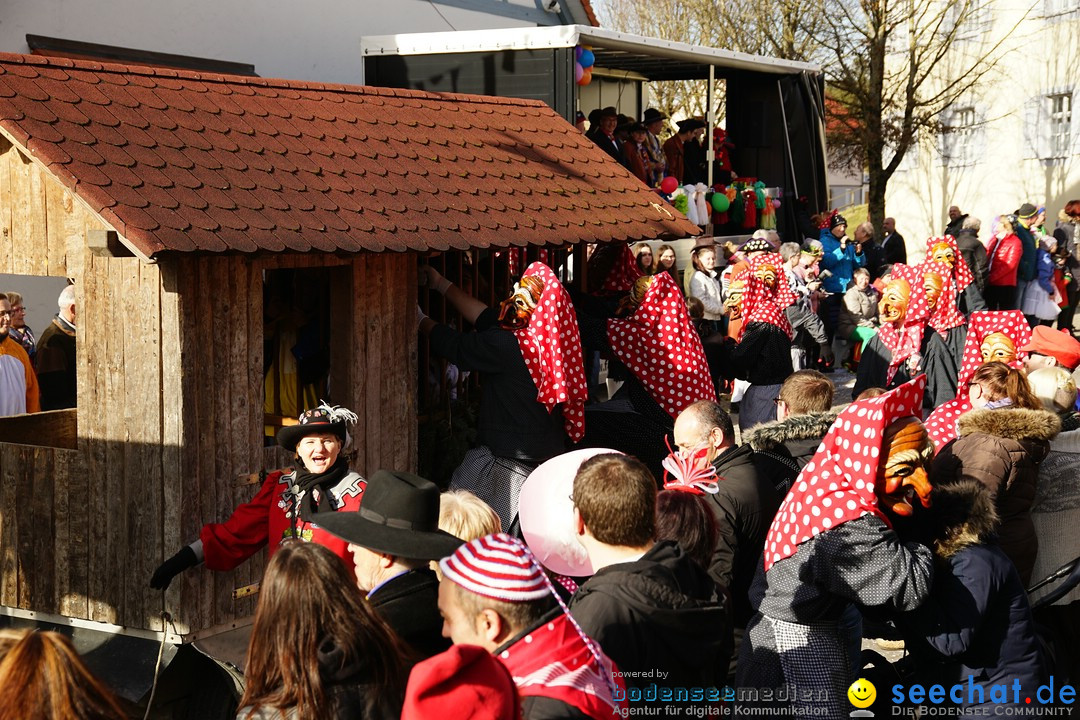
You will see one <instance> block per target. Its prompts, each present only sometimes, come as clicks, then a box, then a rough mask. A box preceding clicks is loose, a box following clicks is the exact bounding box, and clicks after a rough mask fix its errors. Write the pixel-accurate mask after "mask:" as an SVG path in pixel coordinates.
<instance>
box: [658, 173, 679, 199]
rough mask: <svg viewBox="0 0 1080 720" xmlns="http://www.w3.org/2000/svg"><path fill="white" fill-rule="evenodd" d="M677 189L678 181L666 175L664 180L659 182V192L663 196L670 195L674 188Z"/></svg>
mask: <svg viewBox="0 0 1080 720" xmlns="http://www.w3.org/2000/svg"><path fill="white" fill-rule="evenodd" d="M677 187H679V181H678V180H676V179H675V178H673V177H671V176H670V175H668V176H667V177H666V178H664V179H663V180H661V181H660V190H661V191H663V193H664V194H665V195H670V194H671V193H673V192H675V188H677Z"/></svg>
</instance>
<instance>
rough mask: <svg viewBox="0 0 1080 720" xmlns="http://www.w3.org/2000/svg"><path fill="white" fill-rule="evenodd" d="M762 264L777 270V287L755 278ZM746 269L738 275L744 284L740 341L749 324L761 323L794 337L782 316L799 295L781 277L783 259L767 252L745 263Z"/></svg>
mask: <svg viewBox="0 0 1080 720" xmlns="http://www.w3.org/2000/svg"><path fill="white" fill-rule="evenodd" d="M762 265H772V266H774V267H775V268H776V273H777V277H776V287H774V288H770V287H769V286H768V285H766V284H765V283H763V282H762V281H761V280H759V279H758V277H757V271H758V270H759V269H760V268H761V266H762ZM747 266H748V267H747V269H746V270H745V271H744V272H740V273H739V277H741V278H742V279H743V280H745V282H746V286H745V287H746V289H745V290H744V291H743V301H742V327H741V328H740V329H739V338H738V339H740V340H741V339H742V334H743V333H744V332H745V331H746V327H747V326H748V325H749V324H750V323H755V322H764V323H769V324H770V325H775V326H776V327H778V328H780V329H781V330H783V331H784V333H785V334H786V335H787V336H788V339H789V340H790V339H791V338H793V337H795V332H794V330H792V328H791V323H789V322H788V319H787V316H786V315H784V308H786V307H788V306H789V305H793V304H794V303H795V302H797V301H798V299H799V298H798V296H797V295H796V294H795V291H794V290H792V289H791V286H790V285H788V283H787V277H786V276H785V275H784V259H783V258H782V257H781V256H780V254H779V253H766V254H764V255H755V256H754V257H752V258H750V260H749V261H748V263H747Z"/></svg>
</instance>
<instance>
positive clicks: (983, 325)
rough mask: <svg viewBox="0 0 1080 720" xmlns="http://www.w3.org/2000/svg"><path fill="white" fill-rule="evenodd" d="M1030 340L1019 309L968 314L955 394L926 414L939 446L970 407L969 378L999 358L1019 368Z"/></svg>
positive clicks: (928, 428) (951, 437)
mask: <svg viewBox="0 0 1080 720" xmlns="http://www.w3.org/2000/svg"><path fill="white" fill-rule="evenodd" d="M1030 340H1031V326H1030V325H1028V323H1027V320H1026V319H1025V318H1024V313H1022V312H1020V311H1019V310H978V311H976V312H973V313H971V317H970V318H968V332H967V342H965V343H964V354H963V359H962V360H961V361H960V371H959V372H958V373H957V376H956V387H957V388H958V391H957V394H956V397H955V398H953V399H952V400H950V401H949V402H947V403H942V404H941V405H939V406H938V407H936V408H934V411H933V412H932V413H930V416H929V417H928V418H926V431H927V432H928V433H930V439H931V440H933V441H934V447H936V448H938V449H940V448H943V447H945V445H946V444H947V443H948V442H949V441H950V440H954V439H956V421H957V420H958V419H959V418H960V416H961V415H963V414H964V413H966V412H967V411H969V410H971V399H970V398H969V397H968V392H967V388H968V382H969V381H970V380H971V376H972V375H973V374H974V373H975V371H976V370H978V369H979V368H980V367H982V366H983V365H985V364H986V363H988V362H1001V363H1005V364H1006V365H1008V366H1009V367H1013V368H1016V369H1017V370H1020V369H1022V368H1023V367H1024V360H1025V359H1026V358H1027V353H1026V352H1024V351H1023V350H1021V349H1020V348H1022V347H1024V346H1025V345H1027V343H1028V342H1029V341H1030Z"/></svg>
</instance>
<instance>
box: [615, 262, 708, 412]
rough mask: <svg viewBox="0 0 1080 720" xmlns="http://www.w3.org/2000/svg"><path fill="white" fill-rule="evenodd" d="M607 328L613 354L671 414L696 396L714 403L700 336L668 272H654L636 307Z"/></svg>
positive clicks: (691, 401) (689, 402)
mask: <svg viewBox="0 0 1080 720" xmlns="http://www.w3.org/2000/svg"><path fill="white" fill-rule="evenodd" d="M607 328H608V341H609V342H610V343H611V349H612V351H613V352H614V353H615V356H616V357H618V358H619V360H621V361H622V362H623V364H624V365H626V367H627V368H629V369H630V372H632V373H634V377H636V378H637V379H638V380H640V381H641V384H642V385H644V386H645V388H646V389H647V390H648V391H649V395H651V396H652V398H653V399H654V400H656V402H657V403H659V404H660V407H662V408H664V411H665V412H666V413H668V414H669V415H671V417H677V416H678V414H679V413H680V412H682V411H683V409H684V408H686V406H687V405H689V404H691V403H694V402H697V401H698V400H712V401H713V402H715V401H716V390H715V389H714V387H713V382H712V378H711V377H710V375H709V366H708V363H706V362H705V351H704V350H702V348H701V338H700V337H699V336H698V334H697V332H696V331H695V330H694V326H693V325H691V324H690V315H689V314H687V312H686V301H685V300H683V296H682V293H680V292H679V288H678V287H677V286H676V285H675V282H674V281H673V280H672V279H671V276H670V275H668V274H667V273H660V274H658V275H654V276H653V281H652V284H650V285H649V290H648V292H646V293H645V299H644V300H642V301H641V305H639V306H638V308H637V310H635V311H634V313H633V314H632V315H631V316H630V317H627V318H612V319H610V320H608V321H607Z"/></svg>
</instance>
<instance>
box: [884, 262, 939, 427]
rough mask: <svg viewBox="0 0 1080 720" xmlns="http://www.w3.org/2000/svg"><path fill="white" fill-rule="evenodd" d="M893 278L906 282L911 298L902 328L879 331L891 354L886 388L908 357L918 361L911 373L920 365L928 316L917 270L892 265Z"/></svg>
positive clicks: (886, 376) (907, 266) (918, 270)
mask: <svg viewBox="0 0 1080 720" xmlns="http://www.w3.org/2000/svg"><path fill="white" fill-rule="evenodd" d="M892 277H893V278H902V279H904V280H907V281H908V284H909V285H910V286H911V298H910V299H909V301H908V309H907V314H906V315H905V316H904V320H903V325H902V326H901V327H899V328H898V327H896V325H894V324H893V323H885V324H883V325H882V326H881V328H880V329H879V330H878V337H880V338H881V343H882V344H883V345H884V346H885V347H886V348H888V349H889V351H890V352H891V353H892V359H891V360H889V369H888V371H887V372H886V374H885V384H886V386H887V385H888V384H889V383H891V382H892V380H893V378H894V377H896V371H897V370H898V369H900V363H903V362H905V361H907V360H908V359H909V358H912V357H913V356H914V358H915V359H917V360H919V362H918V363H916V367H915V368H913V369H912V374H914V371H915V370H917V369H918V367H919V365H920V364H921V358H919V348H921V347H922V339H923V330H924V329H925V328H926V318H927V316H928V315H929V308H928V307H927V306H926V288H925V287H924V286H923V276H922V272H921V270H920V268H917V267H915V266H913V265H902V264H900V263H897V264H896V265H893V266H892ZM920 417H921V415H920Z"/></svg>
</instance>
